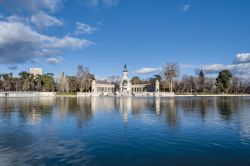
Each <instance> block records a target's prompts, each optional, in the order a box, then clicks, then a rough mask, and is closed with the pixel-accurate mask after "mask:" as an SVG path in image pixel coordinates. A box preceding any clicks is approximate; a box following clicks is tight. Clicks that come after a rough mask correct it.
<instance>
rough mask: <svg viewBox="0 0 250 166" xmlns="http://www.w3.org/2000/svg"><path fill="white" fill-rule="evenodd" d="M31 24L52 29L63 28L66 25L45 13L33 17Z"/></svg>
mask: <svg viewBox="0 0 250 166" xmlns="http://www.w3.org/2000/svg"><path fill="white" fill-rule="evenodd" d="M31 22H32V23H33V24H34V25H35V26H36V27H38V28H44V27H50V26H62V25H64V23H63V22H62V21H61V20H59V19H57V18H55V17H52V16H49V15H48V14H46V13H44V12H39V13H36V14H33V15H32V16H31Z"/></svg>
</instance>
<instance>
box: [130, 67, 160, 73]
mask: <svg viewBox="0 0 250 166" xmlns="http://www.w3.org/2000/svg"><path fill="white" fill-rule="evenodd" d="M161 71H162V67H156V68H152V67H144V68H141V69H138V70H136V71H134V72H133V73H135V74H150V73H156V72H161Z"/></svg>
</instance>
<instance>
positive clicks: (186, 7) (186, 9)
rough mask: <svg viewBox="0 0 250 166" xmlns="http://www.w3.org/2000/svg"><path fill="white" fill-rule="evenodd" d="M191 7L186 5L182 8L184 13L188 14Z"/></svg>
mask: <svg viewBox="0 0 250 166" xmlns="http://www.w3.org/2000/svg"><path fill="white" fill-rule="evenodd" d="M190 7H191V5H190V4H185V5H183V6H182V11H183V12H184V13H186V12H187V11H188V10H189V9H190Z"/></svg>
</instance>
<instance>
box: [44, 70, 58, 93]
mask: <svg viewBox="0 0 250 166" xmlns="http://www.w3.org/2000/svg"><path fill="white" fill-rule="evenodd" d="M42 82H43V91H45V92H53V91H54V90H55V82H54V78H53V77H52V76H51V75H47V74H44V75H42Z"/></svg>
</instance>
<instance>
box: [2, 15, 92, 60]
mask: <svg viewBox="0 0 250 166" xmlns="http://www.w3.org/2000/svg"><path fill="white" fill-rule="evenodd" d="M92 44H94V43H93V42H91V41H88V40H86V39H80V38H73V37H70V36H64V37H62V38H59V37H55V36H48V35H44V34H41V33H38V32H36V31H35V30H34V29H32V28H31V27H30V26H29V25H27V24H24V23H22V22H10V21H7V20H6V21H0V63H1V64H17V63H25V62H28V61H30V60H33V59H34V58H37V57H38V56H50V55H54V54H57V53H58V52H60V51H62V50H64V49H67V48H71V49H72V48H73V49H77V48H83V47H87V46H90V45H92Z"/></svg>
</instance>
